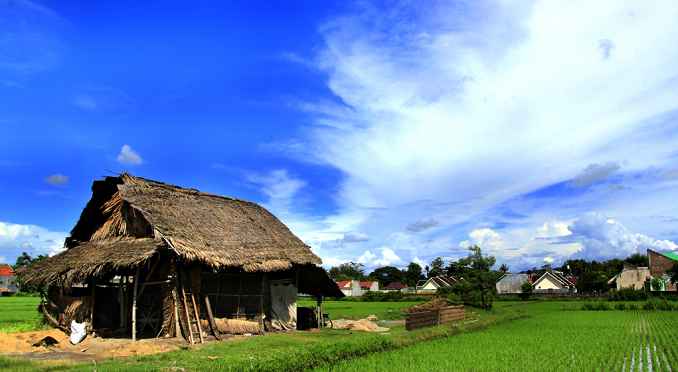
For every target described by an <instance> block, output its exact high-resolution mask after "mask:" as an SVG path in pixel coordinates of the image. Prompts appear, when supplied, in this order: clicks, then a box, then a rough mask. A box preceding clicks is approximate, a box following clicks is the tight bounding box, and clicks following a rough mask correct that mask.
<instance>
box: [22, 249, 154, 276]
mask: <svg viewBox="0 0 678 372" xmlns="http://www.w3.org/2000/svg"><path fill="white" fill-rule="evenodd" d="M160 247H162V244H159V242H158V241H156V240H155V239H148V238H145V239H119V240H108V241H95V242H87V243H83V244H80V245H78V246H76V247H73V248H71V249H67V250H66V251H65V252H62V253H60V254H58V255H56V256H54V257H50V258H49V259H47V260H44V261H41V262H39V263H37V264H35V265H33V266H31V268H30V269H29V271H26V273H25V274H26V275H27V281H28V282H29V283H60V284H67V285H68V284H72V283H79V282H82V281H84V280H86V279H87V278H89V277H95V276H99V275H100V274H105V273H107V272H110V271H113V270H117V269H120V268H126V267H135V266H137V265H139V264H142V263H144V262H145V261H146V260H147V259H149V258H151V257H152V256H153V255H154V254H155V253H156V251H157V250H158V248H160Z"/></svg>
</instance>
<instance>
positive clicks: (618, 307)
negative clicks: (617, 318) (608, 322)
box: [614, 302, 626, 310]
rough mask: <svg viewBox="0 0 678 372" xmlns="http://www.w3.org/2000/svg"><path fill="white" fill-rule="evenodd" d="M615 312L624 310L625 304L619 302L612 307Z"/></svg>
mask: <svg viewBox="0 0 678 372" xmlns="http://www.w3.org/2000/svg"><path fill="white" fill-rule="evenodd" d="M614 309H615V310H626V304H625V303H623V302H620V303H618V304H615V305H614Z"/></svg>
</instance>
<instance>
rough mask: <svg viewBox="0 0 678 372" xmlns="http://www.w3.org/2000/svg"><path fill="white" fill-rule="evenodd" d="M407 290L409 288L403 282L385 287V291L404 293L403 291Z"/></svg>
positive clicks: (392, 283)
mask: <svg viewBox="0 0 678 372" xmlns="http://www.w3.org/2000/svg"><path fill="white" fill-rule="evenodd" d="M405 288H407V286H406V285H405V284H403V283H401V282H391V283H388V285H387V286H386V287H384V289H383V290H384V291H402V290H403V289H405Z"/></svg>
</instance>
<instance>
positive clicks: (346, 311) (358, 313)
mask: <svg viewBox="0 0 678 372" xmlns="http://www.w3.org/2000/svg"><path fill="white" fill-rule="evenodd" d="M419 303H421V301H419V302H405V301H403V302H359V301H325V302H324V303H323V306H324V309H325V312H326V313H328V314H329V315H330V319H362V318H365V317H367V316H368V315H376V316H377V318H378V319H380V320H396V319H403V310H404V309H406V308H408V307H411V306H414V305H416V304H419ZM299 306H311V307H313V306H315V301H312V300H301V301H299Z"/></svg>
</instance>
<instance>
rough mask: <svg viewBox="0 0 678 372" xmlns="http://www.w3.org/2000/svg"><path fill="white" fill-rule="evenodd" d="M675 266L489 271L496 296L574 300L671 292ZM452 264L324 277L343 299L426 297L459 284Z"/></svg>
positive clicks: (637, 261) (641, 261) (667, 255)
mask: <svg viewBox="0 0 678 372" xmlns="http://www.w3.org/2000/svg"><path fill="white" fill-rule="evenodd" d="M676 265H678V254H677V253H674V252H656V251H653V250H651V249H648V250H647V255H641V254H635V255H632V256H629V257H627V258H626V259H612V260H608V261H603V262H597V261H585V260H580V259H577V260H568V261H566V262H565V263H564V264H563V266H561V267H557V268H552V267H551V266H550V265H545V266H543V267H541V268H538V269H537V268H533V269H531V270H526V271H522V272H519V273H511V272H509V270H508V267H506V266H505V265H502V266H500V268H499V270H497V271H495V275H496V276H497V279H496V286H495V287H496V293H497V294H498V295H520V294H523V293H525V292H526V291H530V293H531V294H535V295H546V296H576V295H577V294H579V295H586V296H591V295H601V294H605V293H607V292H609V291H610V290H622V289H633V290H647V291H652V292H676V290H677V288H676V284H675V282H673V281H672V275H673V274H672V270H675V266H676ZM453 270H454V264H453V263H451V264H450V265H448V266H447V267H445V263H444V261H443V260H442V258H436V259H435V260H433V261H432V262H431V264H430V265H427V266H426V267H425V268H422V267H421V266H420V265H418V264H416V263H410V265H408V267H407V268H405V269H403V270H401V269H398V268H396V267H391V266H386V267H380V268H377V269H375V270H374V271H373V272H371V273H369V274H365V273H364V267H363V266H362V265H361V264H358V263H345V264H342V265H339V266H338V267H333V268H332V269H330V271H329V274H330V277H332V278H333V279H335V281H336V282H337V285H338V286H339V288H340V289H341V291H342V293H344V295H345V296H346V297H361V296H363V295H365V294H366V293H368V292H371V293H374V292H381V293H394V292H398V293H401V294H403V295H430V294H436V293H438V292H439V291H441V290H442V291H444V290H445V289H451V288H453V287H454V285H455V284H456V283H459V282H460V281H463V280H464V277H463V276H460V275H455V274H454V273H453V272H452V271H453Z"/></svg>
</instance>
